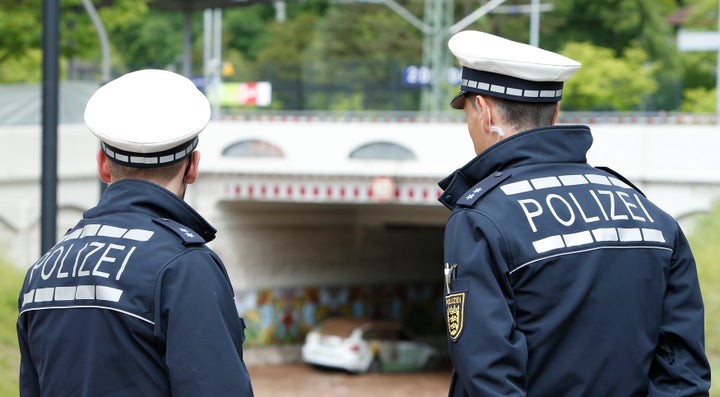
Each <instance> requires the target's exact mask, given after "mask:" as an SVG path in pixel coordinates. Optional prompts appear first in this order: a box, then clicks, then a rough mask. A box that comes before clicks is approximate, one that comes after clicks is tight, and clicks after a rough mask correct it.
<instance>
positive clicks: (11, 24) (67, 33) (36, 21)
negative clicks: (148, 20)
mask: <svg viewBox="0 0 720 397" xmlns="http://www.w3.org/2000/svg"><path fill="white" fill-rule="evenodd" d="M147 1H148V0H113V1H104V2H102V7H98V13H99V14H100V16H101V19H102V20H103V22H104V25H105V29H106V30H107V31H108V32H111V31H115V30H117V29H120V28H122V27H127V26H128V25H129V24H130V23H132V22H133V21H137V20H141V19H142V18H143V16H144V15H145V14H146V13H147ZM60 5H61V10H60V40H59V41H60V56H61V63H65V62H66V61H67V60H69V59H76V58H79V59H86V60H90V61H92V62H93V63H95V64H99V63H100V58H101V54H100V43H99V40H98V35H97V31H96V29H95V26H94V25H93V24H92V21H91V20H90V17H89V16H88V15H87V12H86V11H85V8H84V7H83V4H82V0H62V1H61V2H60ZM42 11H43V7H42V0H24V1H13V0H0V63H1V64H2V65H3V71H2V72H0V82H5V83H7V82H37V81H40V79H41V78H42V74H41V64H42V56H41V52H40V51H41V49H42V42H41V37H42V28H43V26H42ZM111 41H112V40H111ZM6 66H7V68H6Z"/></svg>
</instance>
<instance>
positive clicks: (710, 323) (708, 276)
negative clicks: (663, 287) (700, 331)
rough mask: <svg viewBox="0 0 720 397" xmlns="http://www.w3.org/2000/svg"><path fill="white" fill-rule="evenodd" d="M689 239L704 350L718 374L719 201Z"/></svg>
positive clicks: (719, 386) (716, 385)
mask: <svg viewBox="0 0 720 397" xmlns="http://www.w3.org/2000/svg"><path fill="white" fill-rule="evenodd" d="M688 240H689V241H690V247H691V248H692V250H693V254H694V255H695V261H696V262H697V267H698V278H699V279H700V288H701V289H702V293H703V300H704V302H705V350H706V352H707V355H708V358H709V359H710V366H711V367H712V369H713V375H715V373H714V372H715V370H717V369H720V289H718V288H717V286H718V285H720V244H718V242H720V201H719V202H717V203H715V205H714V206H713V209H712V212H711V213H710V214H709V215H704V216H702V217H700V219H699V220H698V223H697V225H696V226H695V228H694V229H693V232H692V234H690V236H689V237H688ZM713 379H716V376H713ZM710 395H711V396H720V382H713V385H712V387H711V389H710Z"/></svg>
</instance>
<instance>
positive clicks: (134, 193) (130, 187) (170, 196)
mask: <svg viewBox="0 0 720 397" xmlns="http://www.w3.org/2000/svg"><path fill="white" fill-rule="evenodd" d="M118 212H142V213H145V214H147V215H148V216H150V217H152V218H167V219H172V220H174V221H176V222H178V223H181V224H183V225H184V226H187V227H188V228H190V229H192V230H193V231H194V232H196V233H198V234H199V235H200V236H202V237H203V239H205V241H206V242H208V241H212V240H213V239H215V233H216V232H217V230H215V228H213V227H212V226H211V225H210V224H209V223H208V222H207V221H206V220H205V219H204V218H203V217H202V216H201V215H200V214H198V213H197V212H196V211H195V210H194V209H193V208H192V207H191V206H190V205H188V204H187V203H186V202H185V201H183V200H182V199H181V198H180V197H178V196H177V195H175V194H174V193H172V192H170V191H169V190H167V189H165V188H163V187H162V186H159V185H156V184H154V183H151V182H147V181H143V180H140V179H122V180H119V181H117V182H113V183H111V184H110V185H109V186H108V187H107V189H105V191H104V192H103V194H102V196H101V197H100V202H99V203H98V205H97V206H96V207H94V208H91V209H89V210H87V211H85V214H84V216H85V218H94V217H97V216H100V215H105V214H109V213H118Z"/></svg>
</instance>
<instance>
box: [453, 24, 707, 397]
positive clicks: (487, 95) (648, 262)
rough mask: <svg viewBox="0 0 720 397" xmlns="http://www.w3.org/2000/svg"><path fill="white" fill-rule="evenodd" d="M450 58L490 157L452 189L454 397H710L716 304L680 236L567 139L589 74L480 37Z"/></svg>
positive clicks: (462, 105) (484, 154) (580, 134)
mask: <svg viewBox="0 0 720 397" xmlns="http://www.w3.org/2000/svg"><path fill="white" fill-rule="evenodd" d="M448 47H449V49H450V51H451V52H452V53H453V55H454V56H455V57H456V58H457V60H458V62H459V63H460V65H461V66H462V86H461V92H460V94H458V95H457V96H456V97H455V98H454V99H453V100H452V103H451V105H452V107H453V108H456V109H462V110H464V112H465V114H466V116H467V125H468V130H469V133H470V137H471V139H472V142H473V145H474V148H475V151H476V153H477V157H475V158H474V159H473V160H472V161H470V162H469V163H468V164H466V165H465V166H463V167H462V168H460V169H459V170H457V171H455V172H454V173H453V174H452V175H450V176H449V177H447V178H446V179H444V180H442V181H441V182H440V186H441V187H442V188H443V189H444V192H443V194H442V195H441V197H440V201H441V202H442V203H443V204H445V205H446V206H447V207H448V208H450V209H451V210H452V213H451V215H450V218H449V220H448V222H447V227H446V230H445V238H444V240H445V243H444V255H445V262H446V263H445V276H446V277H445V285H446V291H445V296H444V300H445V302H444V303H445V314H446V317H447V326H448V329H447V331H448V344H449V349H450V354H451V358H452V362H453V365H454V373H453V378H452V382H451V387H450V395H451V396H483V397H489V396H502V397H509V396H546V397H560V396H562V397H571V396H582V397H592V396H612V397H628V396H669V395H672V396H707V395H708V389H709V384H710V368H709V365H708V361H707V358H706V356H705V352H704V330H703V327H704V325H703V302H702V297H701V295H700V289H699V286H698V279H697V273H696V268H695V262H694V259H693V255H692V253H691V251H690V247H689V246H688V242H687V240H686V239H685V236H684V235H683V232H682V231H681V230H680V227H679V226H678V224H677V222H676V221H675V220H673V219H672V218H671V217H670V216H669V215H668V214H666V213H664V212H663V211H662V210H660V209H659V208H658V207H657V206H655V205H654V204H653V203H652V202H650V201H649V200H648V199H647V198H646V197H644V196H643V194H642V193H641V192H640V191H639V190H637V189H636V188H635V187H634V186H633V185H631V184H630V183H629V182H628V181H626V180H625V179H624V178H622V177H621V176H619V175H617V174H615V173H613V172H612V171H610V170H608V169H599V168H594V167H592V166H590V165H588V163H587V160H586V152H587V150H588V149H589V148H590V145H591V144H592V136H591V133H590V129H589V128H588V127H587V126H582V125H558V126H554V123H555V120H556V119H557V116H558V109H559V101H560V99H561V97H562V93H563V92H562V91H563V90H562V87H563V82H564V81H565V80H567V79H568V78H570V76H572V75H573V74H574V73H575V72H576V71H577V70H578V69H579V68H580V64H579V63H578V62H576V61H573V60H571V59H568V58H566V57H564V56H561V55H559V54H556V53H552V52H548V51H544V50H542V49H539V48H535V47H532V46H529V45H525V44H521V43H516V42H513V41H510V40H506V39H503V38H500V37H497V36H493V35H490V34H486V33H483V32H477V31H463V32H460V33H457V34H456V35H454V36H453V37H452V38H451V39H450V41H449V43H448Z"/></svg>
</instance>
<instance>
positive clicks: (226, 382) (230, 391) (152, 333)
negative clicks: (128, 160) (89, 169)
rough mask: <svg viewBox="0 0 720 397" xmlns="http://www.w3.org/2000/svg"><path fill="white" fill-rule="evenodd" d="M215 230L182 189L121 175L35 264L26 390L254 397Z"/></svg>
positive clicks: (23, 309)
mask: <svg viewBox="0 0 720 397" xmlns="http://www.w3.org/2000/svg"><path fill="white" fill-rule="evenodd" d="M213 238H215V229H213V228H212V226H210V225H209V224H208V223H207V222H206V221H205V220H204V219H203V218H202V217H201V216H200V215H199V214H198V213H197V212H195V211H194V210H193V209H192V208H191V207H190V206H189V205H187V204H186V203H185V202H184V201H182V200H181V199H179V198H178V197H177V196H176V195H174V194H172V193H171V192H169V191H167V190H165V189H164V188H162V187H160V186H158V185H154V184H152V183H148V182H144V181H140V180H132V179H127V180H121V181H118V182H115V183H113V184H111V185H110V186H109V187H108V188H107V190H106V191H105V192H104V193H103V195H102V197H101V199H100V203H99V204H98V206H97V207H95V208H93V209H90V210H88V211H87V212H85V214H84V217H83V219H82V220H81V221H80V222H79V223H78V224H77V226H75V227H74V228H73V229H71V230H70V231H69V232H68V233H67V234H66V235H65V236H64V237H63V238H62V240H61V241H60V242H59V243H58V244H57V245H56V246H55V247H53V248H52V249H51V250H50V251H48V252H47V253H46V254H45V255H44V256H42V257H41V258H40V259H39V260H38V261H37V262H36V263H35V264H33V265H32V267H30V269H29V270H28V272H27V276H26V278H25V283H24V285H23V287H22V292H21V294H20V298H19V303H18V305H19V310H20V316H19V319H18V324H17V328H18V339H19V342H20V351H21V368H20V395H21V396H23V397H24V396H48V397H59V396H63V397H65V396H82V397H100V396H108V397H109V396H114V397H125V396H127V397H137V396H153V397H154V396H194V397H198V396H213V397H217V396H252V395H253V392H252V387H251V384H250V380H249V376H248V372H247V368H246V367H245V363H244V361H243V355H242V342H243V339H244V325H243V322H242V319H241V318H240V317H239V316H238V312H237V309H236V307H235V304H234V300H233V289H232V287H231V284H230V280H229V278H228V276H227V273H226V270H225V267H224V265H223V263H222V262H221V261H220V259H219V258H218V257H217V256H216V255H215V254H214V253H213V252H212V251H211V250H210V249H209V248H207V247H206V246H205V242H206V241H210V240H212V239H213Z"/></svg>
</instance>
